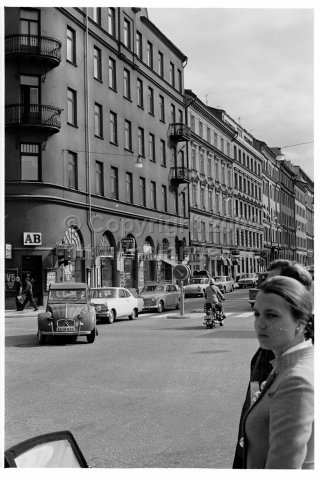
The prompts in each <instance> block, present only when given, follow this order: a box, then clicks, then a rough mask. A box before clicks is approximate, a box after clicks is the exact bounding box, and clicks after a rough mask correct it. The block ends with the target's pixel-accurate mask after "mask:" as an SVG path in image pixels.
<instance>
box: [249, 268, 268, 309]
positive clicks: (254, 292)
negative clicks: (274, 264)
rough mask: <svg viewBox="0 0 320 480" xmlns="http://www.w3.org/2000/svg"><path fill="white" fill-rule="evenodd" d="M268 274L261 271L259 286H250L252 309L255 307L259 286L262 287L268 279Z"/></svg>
mask: <svg viewBox="0 0 320 480" xmlns="http://www.w3.org/2000/svg"><path fill="white" fill-rule="evenodd" d="M267 276H268V272H259V273H258V281H257V286H256V287H254V288H249V303H250V305H251V308H252V309H253V305H254V302H255V301H256V296H257V293H258V291H259V288H261V285H262V284H263V282H264V281H265V280H266V278H267Z"/></svg>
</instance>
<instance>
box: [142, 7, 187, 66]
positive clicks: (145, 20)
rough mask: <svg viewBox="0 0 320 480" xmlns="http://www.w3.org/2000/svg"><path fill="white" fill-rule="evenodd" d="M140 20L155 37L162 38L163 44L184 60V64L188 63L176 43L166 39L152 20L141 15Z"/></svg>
mask: <svg viewBox="0 0 320 480" xmlns="http://www.w3.org/2000/svg"><path fill="white" fill-rule="evenodd" d="M140 20H141V22H142V23H144V24H145V25H146V26H147V27H148V28H149V29H150V30H151V31H152V32H153V33H154V34H155V35H157V37H158V38H160V40H162V41H163V43H165V44H166V45H167V46H168V47H169V48H170V49H171V50H172V51H174V52H175V53H176V54H177V55H178V56H179V57H180V58H181V60H182V62H186V61H187V60H188V57H187V56H186V55H185V54H184V53H182V52H181V50H179V48H178V47H176V46H175V45H174V43H173V42H172V41H171V40H169V38H168V37H166V36H165V35H164V33H162V32H161V31H160V30H159V29H158V27H157V26H156V25H155V24H154V23H152V22H151V20H149V18H148V17H146V16H144V15H141V17H140Z"/></svg>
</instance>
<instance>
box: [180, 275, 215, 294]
mask: <svg viewBox="0 0 320 480" xmlns="http://www.w3.org/2000/svg"><path fill="white" fill-rule="evenodd" d="M208 285H209V278H207V277H205V278H192V279H191V280H190V283H189V285H184V287H183V290H184V295H185V297H199V296H200V297H204V292H205V290H206V288H207V286H208Z"/></svg>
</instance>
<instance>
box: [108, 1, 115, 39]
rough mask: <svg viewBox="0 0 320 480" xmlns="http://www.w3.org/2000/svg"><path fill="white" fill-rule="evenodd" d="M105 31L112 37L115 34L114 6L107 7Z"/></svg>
mask: <svg viewBox="0 0 320 480" xmlns="http://www.w3.org/2000/svg"><path fill="white" fill-rule="evenodd" d="M107 31H108V33H109V34H110V35H112V36H113V37H114V36H115V34H116V11H115V8H114V7H108V18H107Z"/></svg>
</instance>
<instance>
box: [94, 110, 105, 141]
mask: <svg viewBox="0 0 320 480" xmlns="http://www.w3.org/2000/svg"><path fill="white" fill-rule="evenodd" d="M94 135H95V136H96V137H99V138H102V137H103V124H102V105H99V104H98V103H95V104H94Z"/></svg>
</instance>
